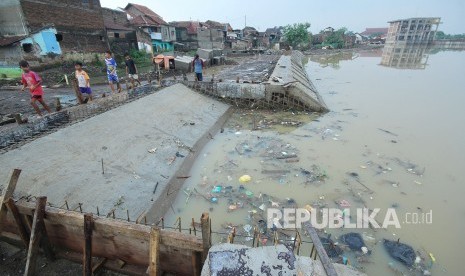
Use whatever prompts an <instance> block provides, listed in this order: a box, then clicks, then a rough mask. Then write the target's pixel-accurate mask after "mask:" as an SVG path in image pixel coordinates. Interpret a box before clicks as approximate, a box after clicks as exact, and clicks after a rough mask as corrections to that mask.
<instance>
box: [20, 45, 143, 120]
mask: <svg viewBox="0 0 465 276" xmlns="http://www.w3.org/2000/svg"><path fill="white" fill-rule="evenodd" d="M124 58H125V64H126V75H127V76H128V78H129V79H130V81H131V84H132V87H134V86H135V83H136V82H137V83H138V84H139V85H140V84H141V83H140V81H139V77H138V75H137V73H138V71H137V67H136V64H135V63H134V60H132V58H131V56H130V55H129V54H125V55H124ZM105 64H106V67H107V77H108V84H109V85H110V89H111V91H112V93H115V85H116V89H117V90H118V93H119V92H121V85H120V83H119V79H118V74H117V71H116V66H117V64H116V61H115V59H114V58H113V57H112V53H111V52H110V51H107V52H105ZM19 67H20V68H21V70H22V71H23V74H22V76H21V82H22V84H23V87H22V89H21V91H24V90H25V89H26V87H27V88H29V92H30V93H31V105H32V107H33V108H34V110H35V111H36V113H37V115H38V116H39V117H41V116H42V112H41V111H40V108H39V106H38V105H37V102H39V103H40V104H41V105H42V106H43V107H44V109H45V110H46V111H47V112H48V113H51V110H50V108H49V107H48V105H47V104H46V103H45V101H44V99H43V95H44V90H43V89H42V79H41V78H40V76H39V75H38V74H37V73H35V72H33V71H31V69H30V68H29V63H28V62H27V61H25V60H22V61H20V62H19ZM74 68H75V69H76V72H75V75H76V79H77V82H78V86H79V91H80V93H81V95H82V96H83V97H85V102H87V101H88V100H90V101H92V99H93V97H92V90H91V88H90V78H89V75H88V74H87V73H86V71H84V70H83V69H82V68H83V65H82V63H81V62H76V63H75V65H74Z"/></svg>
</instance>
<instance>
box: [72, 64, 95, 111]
mask: <svg viewBox="0 0 465 276" xmlns="http://www.w3.org/2000/svg"><path fill="white" fill-rule="evenodd" d="M74 69H76V79H77V81H78V86H79V91H80V92H81V95H82V96H83V97H85V99H84V102H85V103H87V101H88V100H91V101H92V90H91V89H90V78H89V75H87V73H86V71H84V70H82V63H81V62H76V63H75V64H74Z"/></svg>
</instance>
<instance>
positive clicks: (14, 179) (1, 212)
mask: <svg viewBox="0 0 465 276" xmlns="http://www.w3.org/2000/svg"><path fill="white" fill-rule="evenodd" d="M20 174H21V170H20V169H14V170H13V172H12V173H11V177H10V182H8V185H6V188H5V189H4V192H3V197H1V198H0V234H1V233H2V232H3V220H4V219H5V217H6V206H4V204H3V203H5V202H6V201H7V200H8V199H9V198H10V197H12V196H13V193H14V191H15V189H16V184H17V183H18V179H19V175H20Z"/></svg>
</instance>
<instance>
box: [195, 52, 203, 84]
mask: <svg viewBox="0 0 465 276" xmlns="http://www.w3.org/2000/svg"><path fill="white" fill-rule="evenodd" d="M192 66H193V67H194V73H195V79H196V80H197V81H202V80H203V76H202V71H203V68H205V64H204V63H203V60H202V59H201V58H200V57H199V55H195V57H194V60H193V61H192Z"/></svg>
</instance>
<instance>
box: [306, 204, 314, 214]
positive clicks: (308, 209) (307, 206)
mask: <svg viewBox="0 0 465 276" xmlns="http://www.w3.org/2000/svg"><path fill="white" fill-rule="evenodd" d="M305 209H306V210H307V211H308V212H309V213H311V212H312V210H313V207H312V206H311V205H310V204H307V205H305Z"/></svg>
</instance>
